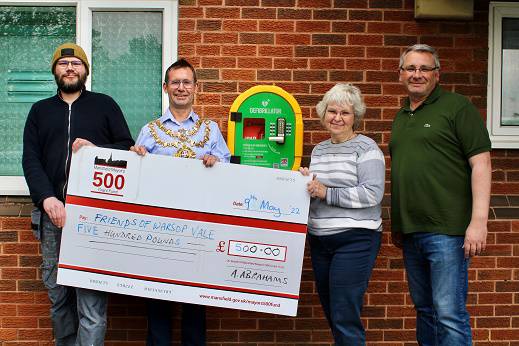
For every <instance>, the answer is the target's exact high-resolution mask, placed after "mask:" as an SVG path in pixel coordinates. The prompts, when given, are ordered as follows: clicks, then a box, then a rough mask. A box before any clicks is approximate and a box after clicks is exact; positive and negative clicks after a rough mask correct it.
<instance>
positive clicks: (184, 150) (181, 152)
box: [174, 143, 196, 159]
mask: <svg viewBox="0 0 519 346" xmlns="http://www.w3.org/2000/svg"><path fill="white" fill-rule="evenodd" d="M174 156H175V157H183V158H186V159H194V158H196V153H195V152H194V151H193V149H191V148H190V147H188V146H187V145H186V144H185V143H184V144H182V146H181V147H180V148H179V149H178V150H177V152H176V153H175V155H174Z"/></svg>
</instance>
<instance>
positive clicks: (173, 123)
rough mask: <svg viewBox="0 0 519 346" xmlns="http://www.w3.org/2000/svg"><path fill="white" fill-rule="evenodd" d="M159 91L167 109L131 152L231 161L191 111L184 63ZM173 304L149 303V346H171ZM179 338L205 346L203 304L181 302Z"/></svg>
mask: <svg viewBox="0 0 519 346" xmlns="http://www.w3.org/2000/svg"><path fill="white" fill-rule="evenodd" d="M162 88H163V89H164V92H165V93H167V94H168V98H169V107H168V109H167V110H166V111H165V112H164V114H163V115H162V116H161V117H160V118H158V119H156V120H154V121H151V122H149V123H148V124H146V125H145V126H144V127H143V128H142V130H141V132H140V134H139V137H138V138H137V141H136V144H135V146H133V147H132V148H131V150H132V151H135V152H136V153H138V154H139V155H145V154H146V153H151V154H159V155H169V156H175V157H184V158H193V159H195V158H196V159H200V160H202V162H203V164H204V165H205V166H206V167H212V166H213V165H214V164H215V163H216V162H218V161H220V162H229V159H230V156H231V154H230V152H229V149H228V148H227V145H226V144H225V140H224V138H223V136H222V133H221V132H220V130H219V129H218V125H217V124H216V123H215V122H213V121H210V120H202V119H201V118H200V117H199V116H198V115H197V114H196V113H195V112H194V111H193V100H194V97H195V93H196V91H197V88H198V84H197V79H196V71H195V69H194V68H193V66H191V64H190V63H189V62H187V61H186V60H184V59H180V60H178V61H177V62H175V63H174V64H172V65H171V66H170V67H169V68H168V69H167V70H166V74H165V76H164V83H163V85H162ZM177 173H178V172H177ZM179 174H183V173H179ZM185 174H188V172H185ZM171 305H172V304H171V303H170V302H164V301H160V300H155V299H148V301H147V307H148V337H147V342H146V344H147V345H148V346H163V345H164V346H166V345H168V346H169V345H170V344H171V320H172V319H171V315H172V312H171ZM181 334H182V336H181V339H182V341H181V344H182V345H183V346H188V345H189V346H191V345H193V346H194V345H196V346H199V345H205V343H206V324H205V307H204V306H201V305H193V304H185V303H183V304H182V332H181Z"/></svg>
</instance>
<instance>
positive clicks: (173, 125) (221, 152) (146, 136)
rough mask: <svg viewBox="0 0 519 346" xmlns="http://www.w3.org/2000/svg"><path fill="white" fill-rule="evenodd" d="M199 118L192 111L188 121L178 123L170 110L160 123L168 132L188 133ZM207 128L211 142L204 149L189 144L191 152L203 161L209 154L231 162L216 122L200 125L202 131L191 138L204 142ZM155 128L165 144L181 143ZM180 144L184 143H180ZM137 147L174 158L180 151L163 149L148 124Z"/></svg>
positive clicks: (143, 128) (171, 148)
mask: <svg viewBox="0 0 519 346" xmlns="http://www.w3.org/2000/svg"><path fill="white" fill-rule="evenodd" d="M199 118H200V117H199V116H198V115H197V114H196V113H195V112H194V111H191V113H189V116H188V117H187V119H186V120H184V121H182V122H178V121H177V120H176V119H175V117H174V116H173V114H171V111H170V110H169V108H168V109H167V110H166V112H164V114H163V115H162V116H161V117H160V118H159V121H160V123H161V124H162V125H163V126H164V127H166V128H167V129H168V130H170V131H172V132H178V130H180V129H182V128H183V129H186V131H189V130H190V129H191V128H192V127H193V126H194V125H195V123H196V122H197V121H198V119H199ZM206 126H209V128H210V129H211V132H210V134H209V140H208V141H207V142H206V143H205V145H204V146H203V147H202V148H199V147H197V146H191V145H189V144H188V143H186V144H188V146H189V147H190V148H191V150H193V151H194V152H195V153H196V158H197V159H202V158H203V157H204V155H205V154H209V155H213V156H216V157H217V158H218V159H219V160H220V162H229V160H230V158H231V153H230V152H229V149H228V148H227V144H225V140H224V138H223V136H222V133H221V132H220V129H219V128H218V124H216V123H215V122H214V121H209V125H206V123H205V122H202V125H200V129H199V130H198V132H197V133H196V134H194V135H193V136H191V137H189V138H190V139H192V140H193V141H195V142H199V141H202V140H203V138H204V135H205V128H206ZM154 128H155V132H156V133H157V135H158V137H159V138H160V140H162V141H163V142H165V143H170V142H179V139H178V138H172V137H170V136H168V135H167V134H165V133H164V132H163V131H162V130H161V129H159V128H158V127H157V126H156V125H154ZM180 144H182V143H181V142H180ZM135 145H142V146H144V147H145V148H146V150H147V151H148V152H149V153H151V154H158V155H169V156H174V155H175V154H176V153H177V151H178V148H175V147H172V146H168V147H163V146H162V145H160V144H159V143H157V142H156V141H155V139H154V138H153V136H152V135H151V133H150V129H149V127H148V124H146V125H144V126H143V127H142V129H141V132H140V133H139V137H138V138H137V141H136V142H135Z"/></svg>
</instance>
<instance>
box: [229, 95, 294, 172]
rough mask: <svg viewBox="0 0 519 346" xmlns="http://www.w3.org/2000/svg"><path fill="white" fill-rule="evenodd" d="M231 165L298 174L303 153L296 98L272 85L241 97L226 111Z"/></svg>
mask: <svg viewBox="0 0 519 346" xmlns="http://www.w3.org/2000/svg"><path fill="white" fill-rule="evenodd" d="M227 145H228V146H229V150H230V151H231V155H232V156H231V162H233V163H240V164H244V165H250V166H261V167H271V168H279V169H291V170H297V169H298V168H299V166H300V165H301V155H302V152H303V120H302V116H301V108H300V107H299V104H298V103H297V101H296V100H295V98H294V97H293V96H292V95H291V94H289V93H288V92H286V91H285V90H283V89H281V88H280V87H277V86H274V85H258V86H255V87H252V88H250V89H248V90H247V91H245V92H244V93H242V94H241V95H240V96H238V97H237V98H236V100H235V101H234V102H233V104H232V106H231V109H230V111H229V123H228V129H227Z"/></svg>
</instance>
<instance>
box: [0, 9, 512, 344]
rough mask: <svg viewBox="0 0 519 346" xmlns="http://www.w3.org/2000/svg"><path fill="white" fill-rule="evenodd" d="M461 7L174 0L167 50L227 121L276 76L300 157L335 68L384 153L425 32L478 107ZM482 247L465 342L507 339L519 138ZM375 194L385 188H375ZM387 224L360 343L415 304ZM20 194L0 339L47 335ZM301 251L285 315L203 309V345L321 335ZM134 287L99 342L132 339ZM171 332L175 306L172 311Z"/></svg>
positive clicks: (33, 339) (476, 43)
mask: <svg viewBox="0 0 519 346" xmlns="http://www.w3.org/2000/svg"><path fill="white" fill-rule="evenodd" d="M474 2H475V13H474V20H472V21H425V20H422V21H415V20H414V17H413V8H414V3H413V1H411V0H180V6H179V10H180V20H179V52H178V55H179V56H184V57H186V58H188V59H189V60H190V61H192V62H193V63H194V64H195V65H196V66H197V68H198V73H199V79H200V80H201V88H200V92H199V94H198V97H197V109H198V110H199V111H200V112H201V113H202V114H203V115H205V116H206V117H211V118H213V119H217V120H219V122H220V125H221V127H222V128H223V129H224V130H225V129H226V117H227V112H228V109H229V107H230V105H231V103H232V102H233V101H234V99H235V98H236V97H237V96H238V94H239V93H241V92H243V91H244V90H246V89H248V88H249V87H251V86H254V85H257V84H276V85H278V86H281V87H283V88H284V89H285V90H287V91H288V92H290V93H292V94H293V95H294V96H295V98H296V99H297V101H298V102H299V104H300V105H301V107H302V110H303V117H304V124H305V132H304V143H305V147H304V154H305V160H304V163H307V162H308V155H309V153H310V150H311V148H312V147H313V146H314V145H315V144H316V143H318V142H319V141H321V140H323V139H324V138H326V137H327V134H326V133H325V132H323V130H322V128H321V126H320V124H319V121H318V120H317V118H316V115H315V110H314V108H313V107H314V105H315V103H316V102H317V101H318V100H319V99H320V97H321V96H322V94H323V93H324V92H325V91H326V90H328V89H329V88H330V87H331V86H332V85H334V83H336V82H343V81H347V82H352V83H354V84H355V85H357V86H359V87H360V88H361V89H362V91H363V93H364V95H365V99H366V103H367V105H368V112H367V114H366V118H365V121H364V123H363V124H362V127H361V132H363V133H365V134H367V135H369V136H371V137H373V138H374V139H375V140H376V141H377V142H378V143H379V144H380V146H381V147H382V149H383V150H384V151H385V152H386V154H387V143H388V140H389V134H390V133H389V131H390V126H391V121H392V118H393V116H394V114H395V112H396V110H397V109H398V106H399V104H400V102H401V100H402V98H403V97H404V92H403V89H402V88H401V87H400V85H399V84H398V78H397V73H396V70H397V67H398V57H399V55H400V53H401V51H402V49H403V48H404V47H406V46H407V45H409V44H413V43H416V42H420V43H428V44H430V45H433V46H434V47H436V48H437V49H438V51H439V54H440V58H441V64H442V74H441V81H442V84H443V86H444V87H446V88H449V89H451V90H453V91H456V92H459V93H461V94H464V95H466V96H468V97H469V98H470V99H471V100H472V101H473V102H474V103H475V104H476V105H477V106H478V108H480V111H481V114H482V116H483V117H484V116H485V115H486V83H487V44H488V32H487V30H488V1H482V0H475V1H474ZM492 163H493V184H492V193H493V197H492V203H491V204H492V205H491V211H490V219H491V220H490V222H489V236H488V243H489V245H488V248H487V251H486V253H485V255H484V256H481V257H477V258H475V259H474V260H473V261H472V265H471V269H470V273H469V279H470V294H469V298H468V301H469V302H468V304H469V310H470V312H471V315H472V319H471V322H472V326H473V327H474V340H475V344H476V345H480V346H483V345H493V346H501V345H502V346H505V345H507V346H518V345H519V150H494V151H493V153H492ZM386 197H387V196H386ZM387 202H388V198H386V199H385V201H384V206H385V208H384V215H385V229H384V230H385V233H384V240H383V246H382V249H381V252H380V254H379V257H378V260H377V265H376V268H375V270H374V272H373V276H372V279H371V282H370V286H369V290H368V294H367V295H366V299H365V301H366V305H365V309H364V322H365V325H366V327H367V336H368V340H369V344H372V345H395V346H396V345H412V344H414V341H413V340H414V328H415V318H414V310H413V308H412V305H411V302H410V298H409V295H408V293H407V285H406V281H405V276H404V275H405V274H404V271H403V269H402V267H403V265H402V258H401V253H400V251H399V250H398V249H396V248H394V247H393V246H391V245H390V244H389V241H388V236H387V235H388V232H389V230H390V221H389V220H388V218H387V215H388V207H389V205H388V203H387ZM29 204H30V203H29V201H28V200H27V199H25V198H21V199H20V198H14V197H5V196H4V197H2V199H1V200H0V215H4V216H3V217H0V327H1V328H0V345H2V346H8V345H15V344H16V345H18V344H19V345H43V344H50V340H51V337H52V336H51V329H50V320H49V318H48V307H49V306H48V303H47V298H46V292H45V290H44V289H43V287H42V285H41V282H40V276H41V274H40V270H39V269H38V266H39V263H40V257H39V255H38V253H39V249H38V243H37V242H36V241H35V240H34V239H33V238H32V235H31V232H30V231H29V220H28V218H27V217H26V215H27V214H28V210H29V209H30V205H29ZM312 278H313V277H312V271H311V269H310V266H309V260H308V258H307V257H305V264H304V269H303V278H302V284H301V300H300V307H299V313H298V316H297V317H296V318H287V317H278V316H271V315H266V314H260V313H251V312H241V311H236V310H227V309H217V308H209V309H208V325H209V342H210V344H211V345H244V344H247V345H330V344H331V343H332V339H331V336H330V333H329V331H328V327H327V325H326V322H325V320H324V319H323V315H322V311H321V308H320V305H319V301H318V297H317V295H316V294H315V288H314V285H313V281H312ZM144 315H145V314H144V305H143V301H142V300H141V299H138V298H133V297H124V296H117V295H111V296H110V305H109V331H108V335H107V344H110V345H130V344H142V343H143V340H144V339H145V328H146V319H145V316H144ZM175 322H176V324H175V335H177V336H178V320H177V321H175Z"/></svg>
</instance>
